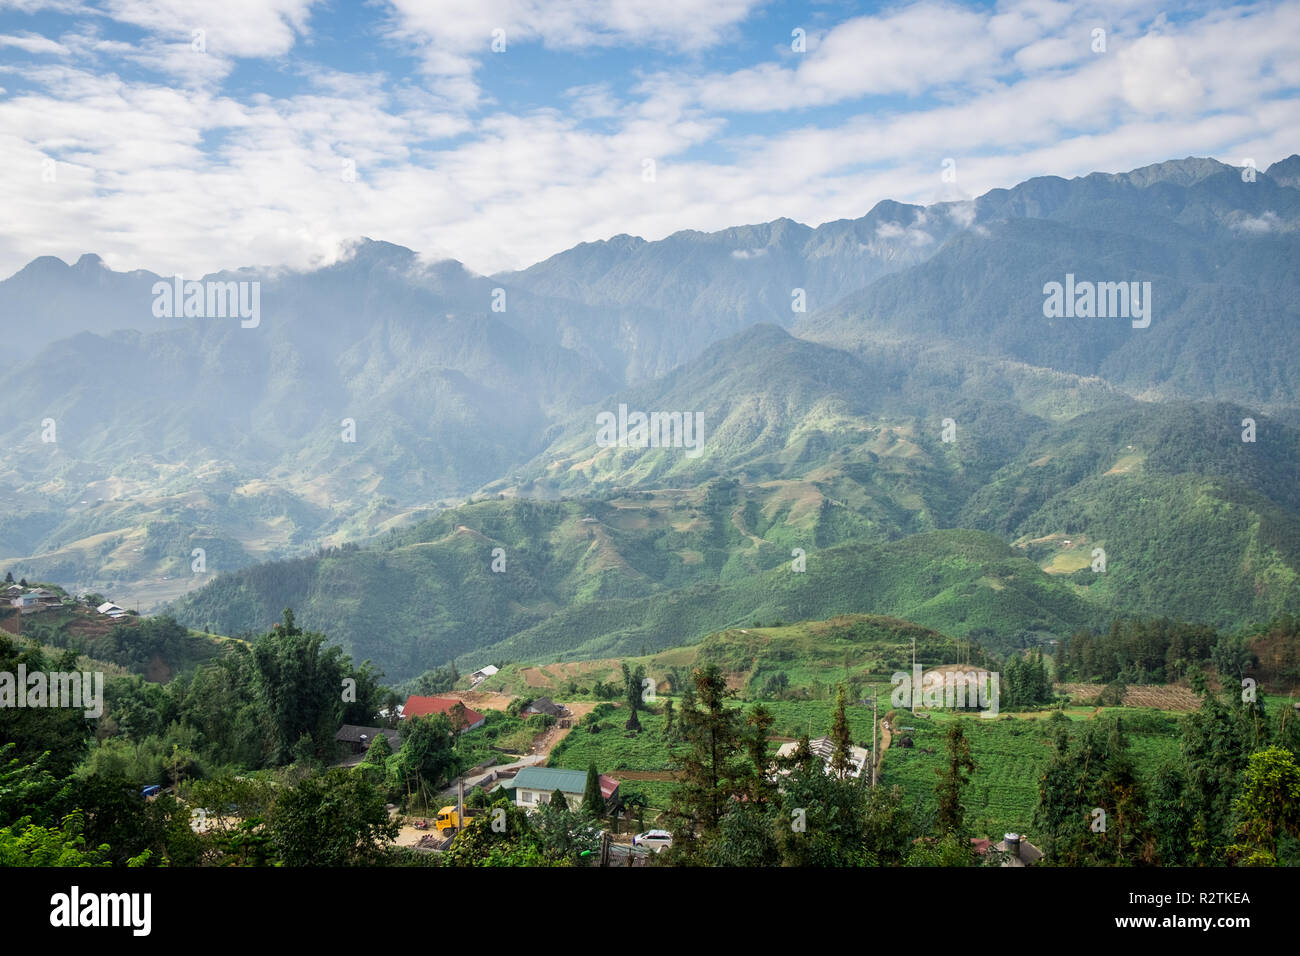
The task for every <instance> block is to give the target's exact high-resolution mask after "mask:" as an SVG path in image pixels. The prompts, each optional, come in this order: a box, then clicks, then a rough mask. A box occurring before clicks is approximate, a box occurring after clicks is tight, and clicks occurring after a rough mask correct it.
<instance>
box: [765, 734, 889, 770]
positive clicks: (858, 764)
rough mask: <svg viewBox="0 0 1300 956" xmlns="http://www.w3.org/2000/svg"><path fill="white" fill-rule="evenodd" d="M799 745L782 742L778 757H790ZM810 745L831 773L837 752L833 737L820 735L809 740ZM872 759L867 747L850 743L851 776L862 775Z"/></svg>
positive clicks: (814, 753) (777, 753)
mask: <svg viewBox="0 0 1300 956" xmlns="http://www.w3.org/2000/svg"><path fill="white" fill-rule="evenodd" d="M798 747H799V744H798V743H796V742H793V741H792V742H790V743H785V744H782V745H781V746H780V748H779V749H778V750H777V752H776V755H777V757H778V758H784V757H789V756H790V755H792V754H793V753H794V752H795V750H797V749H798ZM808 747H809V749H810V750H812V752H813V755H814V756H817V757H821V758H822V763H823V764H824V765H825V770H826V772H827V773H831V772H832V771H831V756H832V755H833V754H834V753H835V744H833V743H832V742H831V738H830V737H818V738H816V739H814V740H810V741H808ZM870 760H871V754H870V752H869V751H868V750H867V748H865V747H856V746H853V745H850V746H849V763H850V767H849V776H850V777H860V776H862V772H863V770H865V769H866V768H867V767H869V766H870V764H869V761H870Z"/></svg>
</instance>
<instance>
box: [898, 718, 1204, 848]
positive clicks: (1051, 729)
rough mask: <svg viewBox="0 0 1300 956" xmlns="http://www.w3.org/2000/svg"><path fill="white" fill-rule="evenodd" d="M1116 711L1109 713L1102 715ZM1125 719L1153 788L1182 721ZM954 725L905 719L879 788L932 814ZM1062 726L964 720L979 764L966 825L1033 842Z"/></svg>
mask: <svg viewBox="0 0 1300 956" xmlns="http://www.w3.org/2000/svg"><path fill="white" fill-rule="evenodd" d="M1112 712H1114V709H1112V708H1107V709H1106V710H1105V711H1103V713H1104V714H1108V713H1112ZM1122 713H1123V714H1126V715H1130V716H1132V718H1133V724H1134V726H1133V727H1131V728H1128V729H1126V736H1127V738H1128V742H1129V747H1130V753H1131V754H1132V756H1133V758H1134V761H1135V763H1136V764H1137V766H1138V769H1139V772H1140V773H1142V774H1143V775H1144V777H1145V778H1146V780H1147V782H1148V783H1150V782H1153V781H1154V779H1155V776H1156V774H1157V772H1158V770H1159V767H1160V765H1161V763H1162V762H1163V761H1164V759H1165V758H1166V757H1172V756H1174V755H1175V754H1176V753H1177V751H1178V745H1179V744H1178V730H1177V726H1178V725H1177V721H1176V719H1174V718H1172V717H1170V716H1169V715H1167V714H1162V713H1160V712H1159V711H1150V710H1131V709H1124V710H1123V711H1122ZM954 719H956V718H954V717H952V716H950V715H947V714H942V713H931V714H930V716H929V719H921V718H920V717H917V718H912V717H911V716H910V715H909V716H905V717H904V718H903V719H902V720H900V721H899V724H900V729H899V731H898V733H896V734H895V736H894V742H893V745H892V746H891V747H890V749H889V751H888V752H887V753H886V754H885V760H884V766H883V767H882V769H881V777H880V782H881V783H882V784H884V785H886V786H893V785H895V784H896V785H898V786H901V787H902V788H903V790H904V791H905V792H906V793H907V795H908V797H909V798H911V799H912V800H915V801H916V802H917V803H918V804H919V805H920V806H921V807H922V808H923V809H925V810H926V811H929V812H933V811H934V810H935V807H936V800H935V796H934V785H935V784H936V783H937V782H938V780H939V776H938V774H936V773H935V770H937V769H940V768H942V767H943V766H944V763H945V752H944V735H945V734H946V733H947V730H948V722H949V721H951V720H954ZM1057 726H1059V724H1058V723H1056V722H1055V721H1051V720H1017V719H1016V718H1015V717H1010V716H1004V717H1002V718H999V719H997V720H984V719H981V718H966V724H965V731H966V736H967V739H969V740H970V742H971V753H972V756H973V757H974V758H975V764H976V771H975V774H974V776H973V777H972V779H971V786H970V791H969V794H968V796H967V798H966V810H967V814H968V821H969V823H970V824H971V826H972V828H973V829H974V830H976V831H977V832H980V833H984V834H986V835H989V836H998V835H1000V834H1002V833H1005V832H1008V831H1013V832H1018V833H1026V834H1029V836H1030V838H1031V839H1032V836H1033V817H1034V808H1035V807H1036V806H1037V805H1038V781H1039V778H1040V777H1041V776H1042V773H1043V771H1044V770H1045V769H1046V767H1047V763H1048V761H1049V760H1050V759H1051V756H1052V747H1053V744H1052V739H1053V737H1054V735H1055V732H1056V730H1055V728H1056V727H1057ZM1084 726H1085V720H1081V719H1072V720H1070V721H1069V722H1068V723H1067V724H1066V729H1067V730H1068V731H1069V732H1070V733H1071V734H1077V733H1078V732H1079V731H1081V730H1082V729H1083V727H1084ZM1139 727H1140V728H1142V729H1138V728H1139ZM908 728H910V729H908ZM1148 728H1149V729H1148ZM904 736H908V737H911V738H912V741H913V743H914V746H913V747H912V748H905V747H903V746H901V744H900V742H901V739H902V738H903V737H904ZM931 751H932V752H931Z"/></svg>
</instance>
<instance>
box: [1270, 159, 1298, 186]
mask: <svg viewBox="0 0 1300 956" xmlns="http://www.w3.org/2000/svg"><path fill="white" fill-rule="evenodd" d="M1264 174H1265V175H1266V176H1268V178H1269V179H1271V180H1273V182H1275V183H1277V184H1278V185H1279V186H1295V187H1297V188H1300V155H1296V154H1295V153H1292V154H1291V155H1290V156H1288V157H1287V158H1286V159H1279V160H1278V161H1277V162H1276V163H1274V164H1273V165H1272V166H1270V167H1268V169H1267V170H1265V171H1264Z"/></svg>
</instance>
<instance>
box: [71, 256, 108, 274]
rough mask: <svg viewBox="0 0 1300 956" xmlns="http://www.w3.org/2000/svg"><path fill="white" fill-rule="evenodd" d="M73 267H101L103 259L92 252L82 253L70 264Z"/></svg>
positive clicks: (87, 268)
mask: <svg viewBox="0 0 1300 956" xmlns="http://www.w3.org/2000/svg"><path fill="white" fill-rule="evenodd" d="M72 268H74V269H79V270H81V271H86V270H89V269H103V268H104V260H103V259H101V258H100V257H99V256H98V255H96V254H95V253H93V252H87V253H83V254H82V256H81V258H80V259H78V260H77V261H76V263H75V264H74V265H73V266H72Z"/></svg>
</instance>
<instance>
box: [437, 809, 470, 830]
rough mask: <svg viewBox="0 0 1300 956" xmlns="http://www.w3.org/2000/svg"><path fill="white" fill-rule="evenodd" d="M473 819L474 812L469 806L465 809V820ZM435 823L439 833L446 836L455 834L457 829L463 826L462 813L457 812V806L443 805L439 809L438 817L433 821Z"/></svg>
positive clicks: (466, 821)
mask: <svg viewBox="0 0 1300 956" xmlns="http://www.w3.org/2000/svg"><path fill="white" fill-rule="evenodd" d="M472 819H474V813H473V811H471V810H469V809H468V808H467V809H466V810H465V820H464V822H465V823H468V822H469V821H470V820H472ZM433 825H434V826H435V827H436V828H437V830H438V832H439V833H442V834H444V835H446V836H453V835H454V834H455V833H456V831H457V830H459V829H460V828H461V826H462V821H461V818H460V815H459V814H457V813H456V808H455V807H454V806H451V807H443V808H442V809H441V810H439V811H438V817H437V819H435V820H434V821H433Z"/></svg>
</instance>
